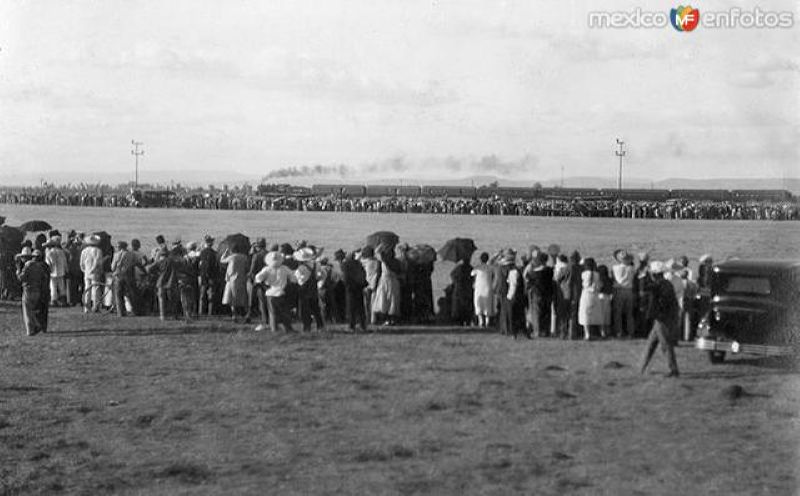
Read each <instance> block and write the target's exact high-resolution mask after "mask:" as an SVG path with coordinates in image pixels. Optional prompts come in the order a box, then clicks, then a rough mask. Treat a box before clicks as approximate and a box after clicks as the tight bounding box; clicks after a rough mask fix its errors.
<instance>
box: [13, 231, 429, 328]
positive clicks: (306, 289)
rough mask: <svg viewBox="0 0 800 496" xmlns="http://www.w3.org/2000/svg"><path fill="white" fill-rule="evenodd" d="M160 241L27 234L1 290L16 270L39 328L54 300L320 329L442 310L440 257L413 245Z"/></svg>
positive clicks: (29, 324) (32, 323) (425, 316)
mask: <svg viewBox="0 0 800 496" xmlns="http://www.w3.org/2000/svg"><path fill="white" fill-rule="evenodd" d="M102 234H105V233H102ZM156 243H157V246H156V248H154V249H153V250H152V251H151V252H150V253H145V252H143V251H142V249H141V243H140V242H139V240H138V239H132V240H131V242H130V245H129V244H128V243H127V242H126V241H118V242H117V243H116V249H112V248H111V243H110V237H109V236H107V235H105V236H104V235H101V234H90V235H84V234H83V233H76V232H74V231H71V232H70V233H69V234H68V235H67V236H66V238H65V239H63V240H62V237H61V235H60V233H59V232H58V231H51V232H50V236H49V238H48V237H47V236H44V235H40V236H39V237H38V238H37V239H36V240H33V241H32V240H27V241H25V242H24V244H23V246H22V249H21V251H20V253H19V254H18V255H17V256H16V257H15V258H14V265H13V266H10V267H6V268H5V270H3V271H2V278H0V289H2V291H0V293H1V294H0V296H2V297H3V298H14V297H15V288H14V284H13V282H15V281H12V280H11V277H13V274H14V273H16V281H18V282H19V283H21V288H20V289H21V290H22V300H23V315H24V317H25V322H26V329H27V332H28V334H29V335H33V334H37V333H38V332H42V331H46V327H47V326H46V322H47V318H46V314H47V309H48V307H49V306H76V305H81V306H82V307H83V310H84V312H86V313H90V312H101V311H104V310H112V311H114V312H116V313H117V315H119V316H120V317H124V316H126V315H128V314H133V315H150V314H157V315H159V316H160V318H161V319H162V320H167V319H173V318H174V319H178V318H182V319H184V320H186V321H190V320H193V319H195V318H197V317H199V316H213V315H228V316H230V318H231V319H232V320H233V321H234V322H246V323H249V322H251V321H256V322H257V323H258V325H257V326H256V330H259V331H260V330H264V329H267V328H270V329H273V330H278V326H279V325H283V326H284V328H285V330H287V331H293V330H294V328H293V324H292V321H293V319H295V318H296V319H297V320H299V321H300V322H301V324H302V329H303V330H304V331H310V330H311V328H312V323H313V324H315V326H316V329H317V330H323V329H325V326H326V323H347V324H348V326H349V329H351V330H354V331H355V330H362V331H366V330H367V327H368V326H369V325H370V324H395V323H399V322H415V323H423V322H431V321H433V319H434V306H433V289H432V283H431V275H432V273H433V261H432V260H430V261H427V260H426V261H422V260H416V261H415V260H414V259H413V250H411V251H410V252H409V253H408V257H406V258H404V260H403V262H402V263H401V262H400V261H398V260H395V259H394V257H393V256H391V257H390V256H389V255H387V253H388V251H392V250H393V249H394V248H393V247H392V248H391V249H388V251H387V247H386V246H384V245H380V246H378V247H377V248H373V247H371V246H366V247H364V248H363V249H361V250H358V251H357V252H351V253H345V252H344V251H342V250H337V251H336V252H335V253H333V254H332V260H331V259H329V258H328V256H326V255H325V254H323V251H324V250H318V249H317V248H315V247H314V246H310V245H308V244H307V243H305V242H302V243H300V244H299V245H298V246H296V247H293V246H292V245H290V244H288V243H284V244H282V245H277V244H275V245H272V246H269V247H268V246H267V242H266V240H265V239H264V238H260V239H258V240H256V241H255V242H254V243H252V245H250V244H247V245H246V246H242V245H241V243H239V244H237V242H236V241H231V242H227V243H226V245H225V247H224V248H223V249H222V250H221V251H218V250H217V249H215V240H214V238H213V237H212V236H210V235H206V236H205V237H204V239H203V241H202V243H197V242H189V243H185V244H184V243H183V242H181V241H180V240H175V241H173V242H171V243H168V242H167V241H166V240H165V238H164V237H163V236H158V237H157V238H156ZM400 273H402V276H399V274H400ZM10 275H11V277H10ZM401 282H402V291H403V296H404V299H403V301H402V302H400V300H399V296H400V294H401V293H400V291H401V289H400V288H401V286H400V284H401ZM42 312H43V313H42ZM43 323H44V324H43Z"/></svg>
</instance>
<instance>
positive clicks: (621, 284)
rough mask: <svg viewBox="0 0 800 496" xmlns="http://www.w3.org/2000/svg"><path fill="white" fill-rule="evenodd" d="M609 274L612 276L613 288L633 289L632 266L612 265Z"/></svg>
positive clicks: (633, 271) (633, 270)
mask: <svg viewBox="0 0 800 496" xmlns="http://www.w3.org/2000/svg"><path fill="white" fill-rule="evenodd" d="M611 272H612V273H613V274H614V288H617V289H633V277H634V275H635V272H636V270H635V269H634V268H633V266H632V265H627V264H621V263H618V264H614V265H613V266H612V267H611Z"/></svg>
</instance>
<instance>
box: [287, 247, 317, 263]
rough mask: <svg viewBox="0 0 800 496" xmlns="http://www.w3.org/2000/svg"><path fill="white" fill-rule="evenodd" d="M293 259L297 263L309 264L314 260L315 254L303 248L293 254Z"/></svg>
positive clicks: (309, 249) (307, 248)
mask: <svg viewBox="0 0 800 496" xmlns="http://www.w3.org/2000/svg"><path fill="white" fill-rule="evenodd" d="M293 257H294V259H295V260H297V261H298V262H310V261H312V260H314V258H316V253H314V250H312V249H311V248H309V247H305V248H300V249H299V250H297V251H296V252H294V255H293Z"/></svg>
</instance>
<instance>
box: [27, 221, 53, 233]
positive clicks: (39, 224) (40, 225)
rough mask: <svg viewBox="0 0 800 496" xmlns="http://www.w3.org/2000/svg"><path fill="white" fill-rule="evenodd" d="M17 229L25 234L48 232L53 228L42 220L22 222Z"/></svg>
mask: <svg viewBox="0 0 800 496" xmlns="http://www.w3.org/2000/svg"><path fill="white" fill-rule="evenodd" d="M19 228H20V229H22V230H23V231H25V232H41V231H47V230H50V229H52V228H53V226H51V225H50V224H48V223H47V222H45V221H43V220H29V221H28V222H24V223H23V224H22V225H21V226H19Z"/></svg>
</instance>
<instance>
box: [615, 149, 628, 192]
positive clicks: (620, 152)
mask: <svg viewBox="0 0 800 496" xmlns="http://www.w3.org/2000/svg"><path fill="white" fill-rule="evenodd" d="M617 146H618V147H619V150H617V151H616V152H614V153H616V154H617V157H619V175H618V176H617V195H618V196H619V197H620V198H622V158H623V157H624V156H625V154H626V153H627V152H626V151H625V142H624V141H622V140H621V139H619V138H617Z"/></svg>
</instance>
